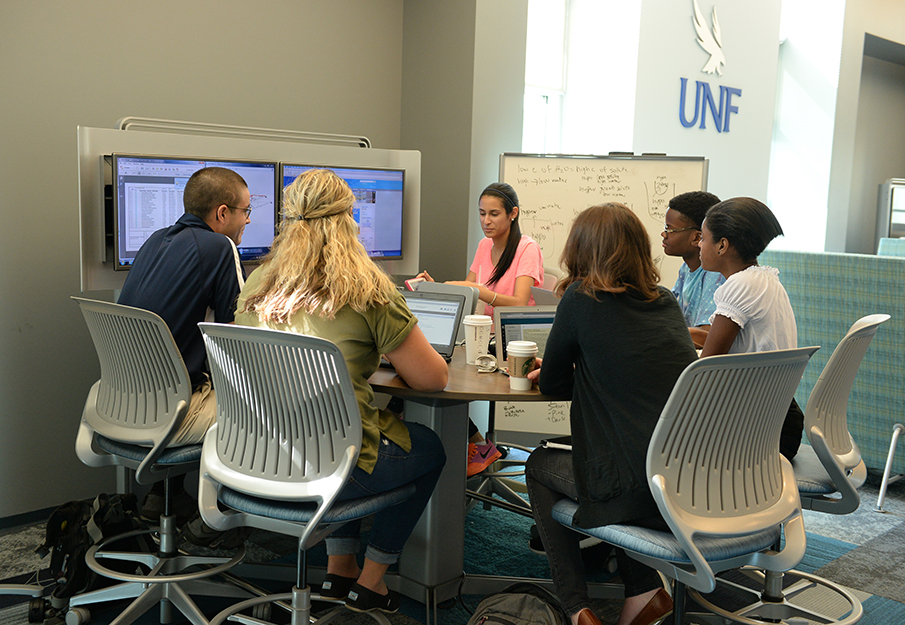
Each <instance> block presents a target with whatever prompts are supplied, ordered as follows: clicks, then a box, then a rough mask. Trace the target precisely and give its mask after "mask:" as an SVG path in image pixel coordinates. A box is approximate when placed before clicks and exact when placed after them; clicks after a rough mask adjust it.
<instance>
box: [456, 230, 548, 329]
mask: <svg viewBox="0 0 905 625" xmlns="http://www.w3.org/2000/svg"><path fill="white" fill-rule="evenodd" d="M491 248H493V239H490V238H488V237H484V238H483V239H481V242H480V243H478V251H477V252H475V255H474V260H473V261H472V262H471V267H469V271H473V272H474V275H475V282H477V283H478V284H483V285H485V286H487V281H488V280H490V276H492V275H493V261H491V260H490V250H491ZM519 276H531V277H532V278H533V279H534V286H543V284H544V256H543V254H541V251H540V246H539V245H538V244H537V241H535V240H534V239H532V238H531V237H529V236H527V235H524V234H523V235H522V240H521V241H519V244H518V249H517V250H516V251H515V258H513V259H512V264H511V265H509V269H508V270H507V271H506V273H504V274H503V277H502V278H500V279H499V280H497V281H496V282H494V283H493V284H492V285H490V286H487V288H488V289H490V290H491V291H493V292H495V293H499V294H500V295H515V279H516V278H518V277H519ZM528 305H529V306H533V305H534V298H533V297H532V298H530V299H529V300H528ZM484 314H485V315H490V316H491V317H492V316H493V306H490V305H489V304H487V305H485V308H484Z"/></svg>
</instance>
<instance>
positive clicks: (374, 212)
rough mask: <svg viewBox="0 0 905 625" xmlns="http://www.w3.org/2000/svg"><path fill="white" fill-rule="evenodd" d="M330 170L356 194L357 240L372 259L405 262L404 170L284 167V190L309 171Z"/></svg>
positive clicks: (288, 165)
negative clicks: (403, 231)
mask: <svg viewBox="0 0 905 625" xmlns="http://www.w3.org/2000/svg"><path fill="white" fill-rule="evenodd" d="M317 168H323V169H330V170H332V171H333V172H334V173H335V174H336V175H337V176H339V177H340V178H342V179H343V180H345V181H346V183H347V184H348V185H349V187H350V188H351V189H352V193H354V194H355V208H354V209H353V212H352V214H353V217H355V223H357V224H358V238H359V240H361V243H362V245H364V246H365V250H367V252H368V256H370V257H371V258H384V259H387V260H389V259H398V258H402V189H403V183H404V181H405V170H403V169H374V168H366V167H327V166H323V165H291V164H287V163H283V187H284V188H285V187H286V186H288V185H289V184H291V183H292V181H293V180H295V179H296V178H297V177H298V176H299V174H301V173H302V172H304V171H306V170H308V169H317Z"/></svg>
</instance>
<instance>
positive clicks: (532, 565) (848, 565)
mask: <svg viewBox="0 0 905 625" xmlns="http://www.w3.org/2000/svg"><path fill="white" fill-rule="evenodd" d="M877 490H878V489H877V486H876V478H875V476H874V477H873V478H872V479H871V480H870V481H869V482H868V484H867V485H865V487H864V488H863V489H862V491H861V495H862V502H861V507H860V508H859V510H858V511H856V512H855V513H854V514H851V515H847V516H841V517H834V516H832V515H826V514H820V513H814V512H805V527H806V528H807V531H808V550H807V553H806V554H805V557H804V559H803V560H802V562H801V563H800V565H799V566H798V567H797V568H798V569H799V570H802V571H805V572H813V573H816V574H817V575H820V576H823V577H826V578H828V579H831V580H833V581H836V582H837V583H840V584H843V585H845V586H847V587H849V588H852V589H858V596H859V598H860V599H861V600H862V603H863V606H864V611H865V616H864V618H863V619H862V621H861V623H862V624H863V625H889V624H898V623H905V480H903V481H902V482H899V483H896V484H893V485H891V486H890V488H889V491H888V495H887V497H888V498H887V501H886V504H885V505H884V508H885V509H886V510H887V512H886V513H885V514H879V513H877V512H875V511H874V507H875V505H876V500H877ZM530 525H531V521H530V519H527V518H524V517H521V516H518V515H515V514H512V513H508V512H505V511H502V510H499V509H494V510H490V511H485V510H483V509H481V508H480V507H477V508H475V509H474V510H472V512H470V513H469V515H468V517H467V519H466V544H467V545H468V547H467V549H466V554H465V569H466V573H467V574H504V575H512V576H522V577H547V576H549V568H548V566H547V561H546V558H545V557H544V556H539V555H536V554H534V553H532V552H531V551H530V550H529V549H528V546H527V541H528V528H529V527H530ZM42 540H43V527H41V526H40V525H36V526H30V527H26V528H20V529H17V530H16V531H7V532H5V533H4V534H3V535H0V579H8V578H11V577H13V576H22V575H25V576H26V577H27V576H28V575H30V574H34V573H35V572H36V571H37V570H39V569H41V568H42V565H43V566H46V562H45V563H42V562H41V561H40V560H39V559H38V558H37V556H36V555H35V554H34V553H32V552H33V550H34V548H35V547H36V546H37V545H39V544H40V543H41V542H42ZM249 543H250V556H249V557H250V558H252V559H253V560H254V561H271V560H274V559H276V558H280V557H284V558H285V559H286V560H287V561H289V562H292V561H294V542H293V541H291V540H288V539H285V538H283V537H279V536H276V535H273V534H267V533H264V532H255V533H254V534H253V535H252V537H251V539H250V540H249ZM321 549H322V548H321ZM311 561H312V563H313V564H315V565H317V564H319V563H323V562H324V561H325V556H324V554H323V553H322V552H318V551H317V550H315V551H314V553H312V554H311ZM592 568H593V567H592ZM591 576H592V578H594V579H597V580H599V581H603V580H605V579H606V578H607V576H608V574H607V573H606V572H605V571H603V570H602V569H600V570H596V571H591ZM24 579H25V578H22V577H20V578H19V579H17V580H15V581H16V582H17V583H22V582H23V581H24ZM480 599H481V597H479V596H468V595H466V596H463V597H461V598H459V599H458V600H449V601H447V602H445V603H444V604H441V606H440V610H439V623H438V625H464V623H465V622H466V621H467V620H468V617H469V616H470V614H471V613H472V611H473V610H474V607H475V606H476V605H477V603H478V602H479V601H480ZM620 605H621V602H620V601H616V600H613V601H598V602H596V605H595V610H596V611H597V613H598V615H599V616H600V618H601V620H602V621H603V622H604V623H615V622H616V619H617V617H618V613H619V609H620ZM0 606H7V607H2V608H0V625H7V624H10V625H11V624H13V623H16V624H20V623H25V622H27V618H26V606H27V603H19V604H18V605H12V606H10V601H9V598H0ZM116 608H117V606H115V605H113V606H110V609H108V610H107V611H101V610H97V609H95V610H92V614H93V619H92V623H96V624H97V625H103V624H104V623H109V622H110V620H111V619H112V618H113V617H114V616H115V614H116V613H117V609H116ZM205 609H206V608H205ZM217 609H218V608H212V610H213V611H216V610H217ZM155 616H156V615H148V616H146V617H145V618H143V619H141V620H140V621H139V622H138V623H139V625H147V624H150V623H156V622H157V620H156V618H155ZM389 619H390V622H391V623H393V625H416V624H418V623H424V622H425V608H424V606H423V604H420V603H418V602H415V601H413V600H410V599H405V600H404V602H403V606H402V608H401V609H400V611H399V613H397V614H393V615H389ZM334 622H335V623H338V624H339V625H346V624H352V625H359V624H362V623H372V622H373V621H371V620H369V619H367V617H363V616H362V615H357V614H354V613H351V612H350V613H347V614H344V615H343V616H342V617H341V618H339V619H337V620H336V621H334Z"/></svg>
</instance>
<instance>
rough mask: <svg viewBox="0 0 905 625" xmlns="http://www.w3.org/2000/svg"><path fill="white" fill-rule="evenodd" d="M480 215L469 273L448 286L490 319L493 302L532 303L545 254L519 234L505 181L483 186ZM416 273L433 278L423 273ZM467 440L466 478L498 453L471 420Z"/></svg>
mask: <svg viewBox="0 0 905 625" xmlns="http://www.w3.org/2000/svg"><path fill="white" fill-rule="evenodd" d="M478 215H479V217H480V219H481V229H482V230H483V231H484V239H482V240H481V242H480V243H478V250H477V252H476V253H475V256H474V260H473V261H472V263H471V267H470V268H469V271H468V276H467V277H466V278H465V280H464V281H451V282H448V284H459V285H464V286H473V287H476V288H477V289H478V290H479V291H480V295H479V297H480V298H481V301H483V302H484V303H485V306H484V310H483V313H484V314H485V315H489V316H491V317H492V316H493V309H494V307H495V306H531V305H533V304H534V298H533V297H531V287H532V286H542V285H543V283H544V257H543V255H542V254H541V251H540V246H539V245H538V244H537V241H535V240H534V239H532V238H531V237H529V236H527V235H523V234H522V232H521V229H520V228H519V222H518V218H519V205H518V195H517V194H516V192H515V189H513V188H512V187H511V186H510V185H508V184H506V183H505V182H494V183H493V184H490V185H487V188H486V189H484V190H483V191H482V192H481V197H480V199H479V200H478ZM418 277H419V278H424V279H425V280H428V281H430V282H433V278H431V277H430V274H428V273H427V272H426V271H423V272H421V273H420V274H418ZM478 312H482V311H480V310H479V311H478ZM468 440H469V441H470V443H471V444H470V445H469V449H468V452H469V453H468V475H469V476H471V475H475V474H477V473H480V472H481V471H483V470H484V469H486V468H487V467H488V466H490V465H491V464H492V463H493V462H494V461H495V460H496V459H497V458H499V457H500V456H501V454H500V452H499V451H498V450H497V449H496V447H495V446H494V445H493V443H491V442H490V441H485V440H484V437H483V436H481V433H480V432H479V431H478V428H477V427H475V425H474V423H470V426H469V439H468Z"/></svg>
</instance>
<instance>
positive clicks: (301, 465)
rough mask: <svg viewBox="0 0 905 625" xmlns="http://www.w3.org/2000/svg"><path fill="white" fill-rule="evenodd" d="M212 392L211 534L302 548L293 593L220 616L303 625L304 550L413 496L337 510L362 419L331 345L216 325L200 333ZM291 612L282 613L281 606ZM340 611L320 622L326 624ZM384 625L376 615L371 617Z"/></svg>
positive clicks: (207, 442) (206, 498)
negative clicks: (280, 540)
mask: <svg viewBox="0 0 905 625" xmlns="http://www.w3.org/2000/svg"><path fill="white" fill-rule="evenodd" d="M199 326H200V328H201V331H202V333H203V335H204V344H205V347H206V348H207V354H208V362H209V364H210V368H211V376H212V379H213V383H214V388H216V389H217V422H216V424H215V425H213V426H212V427H211V429H210V430H208V432H207V435H206V436H205V439H204V451H203V453H202V456H201V475H200V481H199V487H198V502H199V506H200V509H201V516H202V518H203V519H204V520H205V522H206V523H207V524H208V525H210V526H211V527H213V528H215V529H219V530H227V529H231V528H234V527H256V528H260V529H264V530H268V531H272V532H278V533H280V534H284V535H288V536H294V537H296V538H298V564H297V573H296V583H295V586H294V587H293V588H292V591H291V592H288V593H282V594H276V595H269V596H264V597H256V598H254V599H249V600H247V601H243V602H240V603H238V604H236V605H233V606H231V607H230V608H227V609H226V610H224V611H223V612H221V613H220V614H218V615H217V616H216V617H215V618H214V619H213V620H212V621H211V625H217V624H219V623H222V622H224V621H225V620H226V619H230V620H232V621H238V622H242V623H256V624H258V625H260V624H261V623H264V622H265V621H262V620H255V619H254V618H249V617H247V616H244V615H242V614H239V612H241V611H243V610H248V609H252V610H253V614H254V615H257V616H259V617H263V618H267V615H268V614H269V613H270V612H271V611H272V608H265V607H264V606H267V605H269V604H271V603H276V605H278V606H279V607H282V608H285V609H286V610H288V611H289V612H290V622H291V623H292V625H308V622H309V616H310V610H311V599H312V596H313V597H314V598H319V597H318V596H317V595H312V593H311V589H310V588H309V587H308V583H307V573H306V567H305V564H306V553H307V550H308V549H309V548H310V547H311V546H313V545H314V544H316V543H317V542H319V541H320V540H322V539H323V538H324V537H326V536H327V535H328V534H329V533H330V532H332V531H333V530H334V529H336V528H337V527H339V526H340V525H342V524H344V523H347V522H349V521H351V520H354V519H360V518H363V517H366V516H370V515H372V514H374V513H375V512H377V511H379V510H382V509H383V508H387V507H389V506H393V505H395V504H398V503H400V502H402V501H405V500H406V499H408V498H409V497H411V496H412V494H413V493H414V487H413V486H410V485H409V486H405V487H401V488H398V489H395V490H392V491H389V492H386V493H382V494H378V495H374V496H372V497H365V498H361V499H353V500H347V501H337V496H338V495H339V493H340V491H341V490H342V488H343V486H344V485H345V483H346V480H347V478H348V477H349V475H350V473H351V472H352V469H354V468H355V464H356V462H357V460H358V453H359V450H360V448H361V436H362V430H361V414H360V413H359V410H358V402H357V401H356V398H355V391H354V389H353V387H352V380H351V378H350V377H349V372H348V369H347V368H346V363H345V360H344V359H343V356H342V353H341V352H340V351H339V348H337V347H336V345H334V344H333V343H331V342H329V341H326V340H324V339H320V338H316V337H313V336H305V335H300V334H294V333H291V332H280V331H276V330H269V329H266V328H250V327H243V326H235V325H221V324H213V323H202V324H199ZM287 602H288V603H287ZM343 609H344V608H343V607H340V608H336V609H334V610H332V611H330V612H329V613H328V614H326V615H324V616H323V617H321V618H320V619H319V620H318V623H322V624H323V623H327V622H329V621H330V620H332V619H333V618H335V617H336V616H337V615H338V614H340V613H341V610H343ZM368 614H369V616H371V617H372V618H374V620H376V621H377V622H379V623H384V624H386V623H388V622H389V621H388V620H387V619H386V617H385V616H384V615H382V614H379V613H368Z"/></svg>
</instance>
